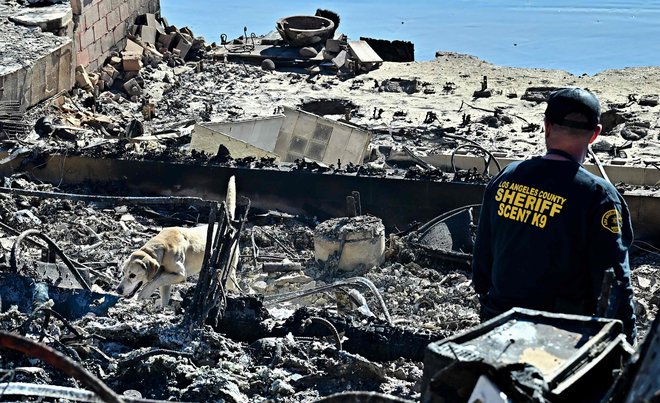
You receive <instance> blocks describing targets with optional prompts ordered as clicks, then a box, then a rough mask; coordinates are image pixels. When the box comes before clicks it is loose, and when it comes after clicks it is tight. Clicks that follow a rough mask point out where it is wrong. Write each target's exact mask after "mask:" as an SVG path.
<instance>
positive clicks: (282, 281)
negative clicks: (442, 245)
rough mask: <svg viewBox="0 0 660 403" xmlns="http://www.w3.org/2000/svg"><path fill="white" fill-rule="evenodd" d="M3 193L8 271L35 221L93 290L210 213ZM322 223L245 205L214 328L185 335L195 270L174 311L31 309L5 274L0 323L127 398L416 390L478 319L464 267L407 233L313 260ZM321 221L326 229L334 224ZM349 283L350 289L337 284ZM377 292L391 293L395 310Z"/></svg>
mask: <svg viewBox="0 0 660 403" xmlns="http://www.w3.org/2000/svg"><path fill="white" fill-rule="evenodd" d="M4 185H5V188H13V189H24V190H35V191H42V192H54V191H66V192H72V193H76V194H82V193H88V194H98V193H103V192H99V189H93V188H92V189H90V188H75V189H56V188H53V187H52V186H50V185H40V184H36V183H31V182H29V181H26V180H25V179H23V178H21V177H20V176H19V177H14V178H6V179H5V183H4ZM116 190H117V189H115V191H116ZM1 197H2V199H3V203H2V206H3V208H2V213H1V215H2V222H3V223H5V224H3V226H2V227H3V228H2V233H3V236H2V238H1V245H2V248H3V252H2V262H3V266H4V267H3V269H2V272H3V273H8V272H11V271H12V267H11V263H10V260H11V259H10V255H11V251H12V248H13V246H14V242H15V241H16V239H17V234H18V233H20V232H22V231H24V230H27V229H37V230H39V231H41V232H43V233H44V234H46V235H47V236H48V237H49V238H50V239H52V240H53V241H54V242H55V243H56V244H57V245H58V246H59V247H60V248H61V249H62V250H63V251H65V253H66V255H67V256H68V258H69V259H71V260H73V261H77V262H80V263H82V264H84V265H85V266H87V267H89V268H90V271H92V270H93V272H92V274H91V278H92V279H93V282H92V290H93V291H96V292H100V293H103V295H106V294H105V293H107V292H112V291H113V289H114V288H115V286H116V284H117V282H118V279H119V273H118V271H119V268H118V264H120V263H121V261H123V259H124V258H125V257H127V256H128V255H129V254H130V253H131V251H132V250H134V249H135V247H136V245H141V244H143V243H144V242H145V241H146V240H147V239H148V238H149V237H151V236H152V235H153V234H154V233H155V232H156V229H157V228H159V227H161V226H164V225H175V224H192V223H194V222H204V221H205V218H206V215H208V212H207V211H203V210H200V209H195V208H189V209H186V210H185V211H182V210H181V209H178V208H176V209H173V208H172V207H171V206H170V207H167V206H165V207H163V206H158V207H153V206H137V207H136V206H127V205H112V204H109V203H105V205H104V204H103V203H102V202H98V203H97V202H91V203H85V202H82V201H70V200H66V199H59V198H40V197H29V196H18V195H10V194H2V195H1ZM366 219H367V221H366V222H373V220H374V218H373V217H371V218H370V217H367V218H366ZM354 220H355V222H357V223H358V224H357V227H351V229H349V230H350V231H355V230H358V231H361V230H362V231H364V230H365V229H364V228H363V223H364V221H363V220H362V219H361V218H360V217H356V218H355V219H354ZM315 224H316V223H314V222H310V221H309V220H307V221H305V220H303V221H301V220H299V219H297V218H295V217H291V216H283V215H281V214H272V213H268V214H257V213H255V214H254V215H253V216H251V217H250V218H249V225H248V226H247V227H246V229H245V231H244V232H243V234H242V236H241V258H240V260H241V264H240V268H239V270H238V278H239V285H240V287H241V289H242V290H243V291H244V292H245V294H243V295H244V296H243V297H239V296H237V295H230V299H231V301H233V302H230V303H229V304H228V306H227V313H226V315H225V319H224V322H226V323H223V324H221V325H220V326H219V327H218V328H217V330H216V329H215V328H214V327H211V326H206V327H204V328H203V329H201V330H200V331H198V332H193V333H192V334H188V333H187V332H186V331H183V330H182V329H181V328H179V327H177V325H178V323H179V322H180V320H181V317H182V310H186V309H188V308H187V307H186V304H187V303H189V301H190V296H191V294H192V290H193V288H194V284H193V283H191V282H188V283H186V284H183V285H180V286H178V287H176V288H175V292H174V295H173V298H172V300H173V303H172V307H169V308H166V309H165V310H163V309H162V308H159V307H158V305H157V304H156V301H155V300H145V301H142V300H134V299H132V300H126V299H124V300H119V301H116V304H115V305H114V306H113V307H111V308H109V309H108V310H107V314H99V315H95V314H92V313H88V314H87V315H85V316H82V317H79V318H77V319H72V320H67V319H65V318H59V317H58V316H55V315H54V316H52V317H51V319H50V321H47V320H46V321H45V322H44V320H43V319H42V318H43V314H40V313H39V312H37V311H35V312H33V313H32V314H30V313H29V312H30V310H28V311H27V312H21V311H19V310H17V308H16V307H15V306H14V307H12V306H7V303H6V300H7V294H6V293H5V291H4V290H6V289H7V287H8V284H6V283H3V284H0V288H3V293H2V296H3V300H5V301H3V305H2V313H1V316H2V320H1V321H0V323H1V324H2V325H1V326H2V330H3V331H9V330H12V331H14V332H18V333H20V334H23V335H25V336H27V337H37V338H39V340H40V341H41V342H43V343H45V344H47V345H50V346H51V347H53V348H55V349H56V350H58V351H60V352H61V353H63V354H65V355H66V356H68V357H71V358H72V359H74V360H75V361H76V362H79V363H81V364H82V365H83V366H84V367H85V368H86V369H87V370H89V371H91V372H92V373H93V374H95V375H96V376H97V377H99V378H100V379H102V380H103V382H105V383H106V384H107V385H108V386H109V387H110V388H111V389H113V390H115V391H117V392H120V393H125V396H129V397H132V398H135V397H138V396H142V397H144V398H149V399H165V400H168V399H175V400H183V401H209V400H220V399H225V401H236V402H243V401H258V400H260V399H276V400H281V401H292V402H293V401H300V402H302V401H310V399H316V398H319V397H321V396H324V395H328V394H331V393H334V392H342V391H347V390H370V391H377V392H382V393H386V394H390V395H392V396H399V397H403V398H408V399H416V398H418V397H419V392H420V390H419V388H420V382H421V375H422V370H421V368H422V367H421V354H420V353H421V352H422V351H423V348H424V347H425V346H426V344H427V343H428V342H430V341H432V340H439V339H441V338H444V337H447V336H451V335H454V334H456V333H457V332H460V331H463V330H465V329H468V328H470V327H472V326H474V325H476V324H478V323H479V319H478V314H477V309H478V308H477V307H478V303H477V301H476V295H475V294H474V291H473V290H472V288H471V285H470V280H469V278H470V274H469V272H467V271H464V270H463V269H460V268H456V267H457V266H456V265H455V264H454V263H452V262H451V261H446V262H445V265H444V266H442V265H439V264H437V262H438V260H436V261H435V262H436V264H435V265H433V266H420V265H419V264H417V263H415V261H417V260H418V259H416V257H415V253H417V252H416V249H414V248H413V247H411V246H409V243H408V237H406V236H404V237H401V238H399V237H395V236H392V237H390V239H388V242H387V245H386V249H385V254H384V256H386V258H385V260H384V261H383V262H382V263H381V264H380V265H379V266H377V267H374V268H372V269H370V270H369V269H367V268H366V267H364V266H363V267H361V268H360V267H359V266H358V267H357V268H356V269H355V270H352V271H344V270H343V269H341V267H340V263H341V262H338V261H333V260H332V259H329V260H327V261H326V262H325V263H324V262H321V261H318V262H317V261H316V260H315V258H314V256H315V251H314V237H315V236H318V234H319V233H318V232H317V231H315V230H314V228H315V227H316V225H315ZM344 227H345V226H344ZM344 227H342V228H344ZM366 228H369V227H366ZM342 231H347V230H346V229H345V228H344V229H342ZM368 231H371V230H368ZM322 234H325V235H324V236H328V233H327V230H325V231H324V232H323V231H322ZM354 247H355V246H354ZM642 248H643V246H642ZM43 253H44V250H39V249H35V248H34V247H32V246H31V245H30V246H28V245H25V244H24V245H23V246H22V247H21V252H20V256H19V257H18V266H17V269H18V272H19V273H26V272H34V270H35V268H37V267H40V266H38V265H37V262H39V261H40V260H43ZM657 256H658V255H657V254H654V253H652V251H649V252H643V251H642V250H641V248H640V249H638V250H636V251H635V253H633V255H632V262H631V266H632V273H633V285H634V286H635V297H636V302H637V314H638V319H639V321H640V322H639V323H640V329H642V330H645V329H646V328H647V327H648V325H649V323H650V321H651V320H652V318H653V317H655V316H656V315H657V307H658V298H659V297H660V278H659V271H658V266H659V265H660V261H658V257H657ZM419 260H420V261H421V259H419ZM60 270H62V269H61V268H60ZM355 278H364V279H365V280H363V281H371V282H372V283H373V285H374V286H375V288H376V293H373V292H370V289H369V287H360V285H364V282H356V283H350V281H351V279H355ZM342 281H343V282H345V283H342V284H341V287H336V288H330V289H327V290H325V291H324V292H317V293H313V294H309V295H302V296H301V297H299V298H297V299H292V300H289V301H285V300H283V299H282V298H281V297H282V296H283V295H284V296H286V295H290V294H291V293H294V294H295V293H302V294H305V292H309V291H310V290H312V291H313V290H314V289H315V288H322V287H324V286H325V287H328V286H330V285H332V284H335V283H338V282H340V283H341V282H342ZM55 283H56V282H55ZM342 289H343V291H344V292H345V293H346V292H347V293H346V294H342V295H346V296H347V297H346V296H340V293H339V291H340V290H342ZM260 295H264V296H265V298H264V297H261V296H260ZM376 295H380V296H381V297H382V300H383V303H384V307H385V312H387V316H384V314H383V310H382V309H381V306H380V305H379V302H378V298H377V297H376ZM351 296H352V297H351ZM241 301H242V302H241ZM266 309H267V310H266ZM56 318H57V319H56ZM317 318H318V319H317ZM388 318H389V321H390V324H388ZM324 321H329V322H327V323H331V324H330V325H328V324H327V323H324ZM328 326H330V329H334V331H336V332H339V333H338V337H339V339H337V338H336V337H333V336H332V335H331V334H332V332H328ZM374 329H380V331H377V333H376V334H379V336H378V337H377V338H376V339H373V338H372V337H373V336H374V335H373V334H371V335H370V332H373V331H374ZM376 340H378V341H377V342H376V343H374V342H375V341H376ZM401 344H403V346H402V345H401ZM420 347H421V349H420ZM415 349H417V351H415ZM0 367H1V368H2V370H3V378H4V379H5V380H12V381H14V382H24V383H29V384H42V385H52V384H56V385H62V386H69V387H73V388H80V387H81V385H80V384H79V383H77V382H75V381H72V379H71V378H68V377H66V376H64V375H63V374H62V373H60V372H58V371H56V370H54V369H52V368H49V367H42V366H41V365H39V364H37V363H35V362H34V361H32V360H31V359H28V358H26V357H23V356H21V355H20V354H17V353H11V352H8V353H6V354H5V353H3V355H2V358H0ZM136 391H137V392H136Z"/></svg>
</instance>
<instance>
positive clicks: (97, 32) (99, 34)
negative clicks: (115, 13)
mask: <svg viewBox="0 0 660 403" xmlns="http://www.w3.org/2000/svg"><path fill="white" fill-rule="evenodd" d="M107 33H108V24H107V23H106V20H105V17H103V18H101V19H100V20H98V21H97V22H96V24H94V41H98V40H100V39H101V38H103V37H104V36H105V35H106V34H107Z"/></svg>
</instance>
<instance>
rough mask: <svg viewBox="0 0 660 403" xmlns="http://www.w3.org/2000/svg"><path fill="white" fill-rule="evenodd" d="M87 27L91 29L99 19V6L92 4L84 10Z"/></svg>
mask: <svg viewBox="0 0 660 403" xmlns="http://www.w3.org/2000/svg"><path fill="white" fill-rule="evenodd" d="M84 14H85V28H86V29H89V28H91V27H92V26H94V24H96V22H97V21H98V20H99V9H98V7H97V6H91V7H89V8H88V9H86V10H85V11H84Z"/></svg>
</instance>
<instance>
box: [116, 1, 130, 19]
mask: <svg viewBox="0 0 660 403" xmlns="http://www.w3.org/2000/svg"><path fill="white" fill-rule="evenodd" d="M130 15H131V12H130V9H129V8H128V3H123V4H122V5H120V6H119V17H120V18H121V20H122V21H126V20H128V17H129V16H130ZM131 23H132V21H131Z"/></svg>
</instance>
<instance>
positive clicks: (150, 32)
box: [140, 25, 158, 45]
mask: <svg viewBox="0 0 660 403" xmlns="http://www.w3.org/2000/svg"><path fill="white" fill-rule="evenodd" d="M156 34H158V31H157V30H156V28H153V27H150V26H147V25H141V26H140V38H142V42H144V43H150V44H152V45H155V44H156Z"/></svg>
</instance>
